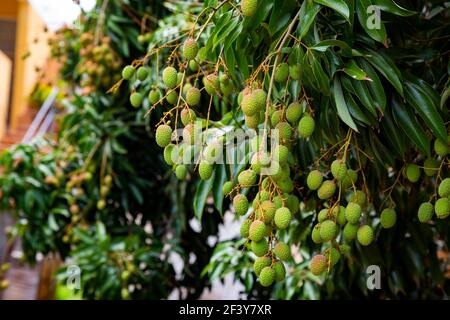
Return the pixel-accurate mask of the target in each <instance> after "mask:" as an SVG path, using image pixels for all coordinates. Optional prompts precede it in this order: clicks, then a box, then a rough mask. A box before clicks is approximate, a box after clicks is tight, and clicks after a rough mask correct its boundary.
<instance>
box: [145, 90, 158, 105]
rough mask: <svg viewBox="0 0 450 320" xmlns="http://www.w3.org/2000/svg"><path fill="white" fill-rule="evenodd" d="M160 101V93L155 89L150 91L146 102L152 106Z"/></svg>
mask: <svg viewBox="0 0 450 320" xmlns="http://www.w3.org/2000/svg"><path fill="white" fill-rule="evenodd" d="M160 99H161V92H160V91H159V90H157V89H152V90H150V92H149V93H148V101H149V102H150V103H151V104H152V105H154V104H155V103H157V102H158V101H159V100H160Z"/></svg>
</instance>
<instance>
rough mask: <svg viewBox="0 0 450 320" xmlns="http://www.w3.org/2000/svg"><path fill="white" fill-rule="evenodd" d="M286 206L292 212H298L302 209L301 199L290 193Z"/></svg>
mask: <svg viewBox="0 0 450 320" xmlns="http://www.w3.org/2000/svg"><path fill="white" fill-rule="evenodd" d="M286 207H287V208H288V209H289V210H290V211H291V213H292V214H296V213H297V212H298V211H299V210H300V200H299V199H298V198H297V196H295V195H293V194H290V195H289V196H288V198H287V200H286Z"/></svg>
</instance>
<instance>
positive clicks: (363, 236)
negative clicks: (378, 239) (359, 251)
mask: <svg viewBox="0 0 450 320" xmlns="http://www.w3.org/2000/svg"><path fill="white" fill-rule="evenodd" d="M356 237H357V239H358V242H359V243H360V244H361V245H363V246H368V245H370V244H371V243H372V241H373V230H372V228H371V227H370V226H368V225H363V226H361V227H359V229H358V232H357V233H356Z"/></svg>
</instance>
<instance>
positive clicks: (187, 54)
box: [183, 38, 198, 60]
mask: <svg viewBox="0 0 450 320" xmlns="http://www.w3.org/2000/svg"><path fill="white" fill-rule="evenodd" d="M197 53H198V43H197V41H195V40H194V39H193V38H189V39H187V40H186V41H185V42H184V46H183V55H184V58H185V59H186V60H194V59H195V57H196V56H197Z"/></svg>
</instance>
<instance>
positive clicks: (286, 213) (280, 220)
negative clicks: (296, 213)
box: [274, 207, 292, 229]
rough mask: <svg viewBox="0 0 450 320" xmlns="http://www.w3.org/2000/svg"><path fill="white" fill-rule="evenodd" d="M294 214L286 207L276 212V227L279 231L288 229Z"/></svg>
mask: <svg viewBox="0 0 450 320" xmlns="http://www.w3.org/2000/svg"><path fill="white" fill-rule="evenodd" d="M291 219H292V214H291V211H290V210H289V209H288V208H286V207H281V208H279V209H277V211H275V217H274V221H275V225H276V226H277V228H278V229H286V228H287V227H289V224H290V223H291Z"/></svg>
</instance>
